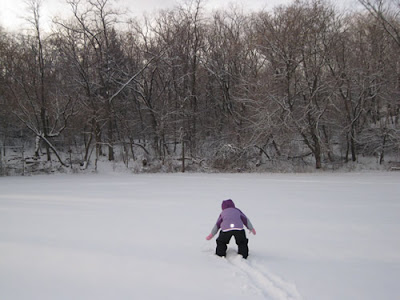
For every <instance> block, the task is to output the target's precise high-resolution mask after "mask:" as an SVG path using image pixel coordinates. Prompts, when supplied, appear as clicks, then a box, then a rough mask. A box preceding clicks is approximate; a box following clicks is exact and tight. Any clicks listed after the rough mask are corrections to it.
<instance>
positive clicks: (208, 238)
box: [206, 215, 222, 241]
mask: <svg viewBox="0 0 400 300" xmlns="http://www.w3.org/2000/svg"><path fill="white" fill-rule="evenodd" d="M221 222H222V217H221V215H220V216H219V217H218V220H217V223H215V225H214V227H213V228H212V229H211V233H210V234H209V235H208V236H207V237H206V240H208V241H209V240H211V239H212V238H213V236H214V235H216V234H217V233H218V230H219V228H220V227H221Z"/></svg>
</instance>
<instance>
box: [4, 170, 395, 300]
mask: <svg viewBox="0 0 400 300" xmlns="http://www.w3.org/2000/svg"><path fill="white" fill-rule="evenodd" d="M399 183H400V172H368V173H315V174H142V175H132V174H116V173H110V174H91V175H54V176H32V177H3V178H0V299H9V300H22V299H24V300H25V299H29V300H35V299H40V300H47V299H49V300H50V299H51V300H62V299H69V300H70V299H85V300H88V299H96V300H100V299H118V300H123V299H177V300H180V299H202V300H203V299H250V300H251V299H273V300H283V299H294V300H298V299H303V300H305V299H307V300H325V299H326V300H330V299H332V300H337V299H340V300H346V299H349V300H350V299H352V300H353V299H363V300H368V299H385V300H391V299H398V295H400V285H399V284H398V279H399V278H400V251H399V250H400V199H399V198H400V197H399V195H400V184H399ZM227 198H231V199H233V200H234V201H235V203H236V205H237V206H238V207H239V208H240V209H241V210H242V211H243V212H244V213H245V214H246V215H247V216H248V217H249V218H250V219H251V221H252V223H253V225H254V226H255V229H256V230H257V235H256V236H254V235H249V234H248V237H249V240H250V241H249V247H250V256H249V258H248V260H243V259H242V258H241V257H239V256H237V254H236V252H235V251H236V245H235V244H234V242H233V241H231V244H230V245H229V250H228V255H227V258H219V257H217V256H215V255H214V250H215V249H214V247H215V238H214V239H212V240H211V241H206V240H205V237H206V236H207V235H208V234H209V233H210V231H211V228H212V226H213V225H214V222H215V221H216V219H217V217H218V214H219V213H220V204H221V201H222V200H224V199H227Z"/></svg>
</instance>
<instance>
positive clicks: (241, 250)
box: [215, 229, 249, 258]
mask: <svg viewBox="0 0 400 300" xmlns="http://www.w3.org/2000/svg"><path fill="white" fill-rule="evenodd" d="M232 236H234V237H235V241H236V244H237V245H238V254H240V255H242V256H243V258H247V256H249V247H248V245H247V244H248V242H249V240H248V239H247V238H246V232H245V231H244V229H243V230H230V231H221V232H220V233H219V236H218V238H217V249H216V251H215V254H217V255H218V256H225V255H226V249H228V244H229V241H230V240H231V237H232Z"/></svg>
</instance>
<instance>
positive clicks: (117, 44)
mask: <svg viewBox="0 0 400 300" xmlns="http://www.w3.org/2000/svg"><path fill="white" fill-rule="evenodd" d="M360 3H361V4H362V5H363V9H362V10H360V11H358V12H351V13H346V14H345V13H340V12H339V11H338V10H337V9H335V8H334V7H333V6H331V5H330V4H328V3H326V2H323V1H317V0H313V1H303V0H301V1H295V2H293V3H291V4H289V5H286V6H279V7H276V8H275V9H274V10H273V11H259V12H256V13H244V12H243V11H241V10H240V9H238V8H231V9H229V10H224V11H221V10H220V11H214V12H210V11H207V10H205V9H204V3H203V1H201V0H193V1H191V2H188V3H185V4H182V5H181V6H179V7H176V8H174V9H171V10H164V11H159V12H158V13H157V14H155V15H153V16H151V17H149V16H148V17H144V18H143V19H142V20H137V19H129V16H127V15H126V14H123V13H122V12H120V11H119V10H118V7H117V5H116V3H114V2H113V1H111V0H85V1H79V0H68V4H69V7H70V11H71V16H72V17H71V18H68V19H61V18H54V20H53V26H52V29H51V31H44V30H43V29H42V28H41V26H40V25H41V19H40V8H41V7H40V2H39V1H37V0H31V2H30V5H29V7H28V8H27V9H28V10H29V12H30V16H31V17H30V18H29V23H30V25H31V26H30V27H31V31H29V32H23V33H22V32H21V33H18V34H15V33H11V32H7V31H5V30H4V29H1V28H0V70H1V72H0V138H1V139H0V146H2V149H1V152H0V153H1V154H2V155H3V156H5V154H6V153H7V151H9V150H7V147H10V146H22V145H23V146H24V147H25V148H26V149H32V154H33V157H32V159H33V160H35V159H37V160H41V161H48V162H51V161H55V164H58V165H61V166H64V167H70V166H71V164H76V165H80V167H81V168H87V167H89V166H92V167H95V166H96V164H97V161H98V160H99V159H101V158H105V159H107V160H109V161H123V162H125V165H126V166H127V167H128V168H129V167H130V166H131V165H132V163H133V162H140V164H141V165H142V166H146V167H148V166H151V165H152V166H153V167H154V169H157V168H158V169H161V168H165V169H167V170H168V171H185V169H188V168H189V169H190V168H193V169H195V168H196V169H197V168H205V167H207V168H210V169H218V170H229V171H231V170H249V171H250V170H268V169H274V170H279V169H282V168H288V166H303V165H313V166H314V167H315V168H317V169H321V168H325V167H331V166H334V165H344V164H347V163H351V162H357V161H358V160H359V158H360V157H375V158H376V160H377V161H378V163H381V164H383V163H385V162H389V161H391V160H396V159H397V160H399V159H400V158H399V152H400V124H399V114H400V43H399V40H400V39H399V33H400V2H399V1H398V0H394V1H393V0H392V1H385V0H378V1H369V0H368V1H367V0H360ZM24 159H25V158H24Z"/></svg>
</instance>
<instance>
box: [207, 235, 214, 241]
mask: <svg viewBox="0 0 400 300" xmlns="http://www.w3.org/2000/svg"><path fill="white" fill-rule="evenodd" d="M212 237H213V235H212V234H211V233H210V234H209V235H207V237H206V240H207V241H209V240H211V239H212Z"/></svg>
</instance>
